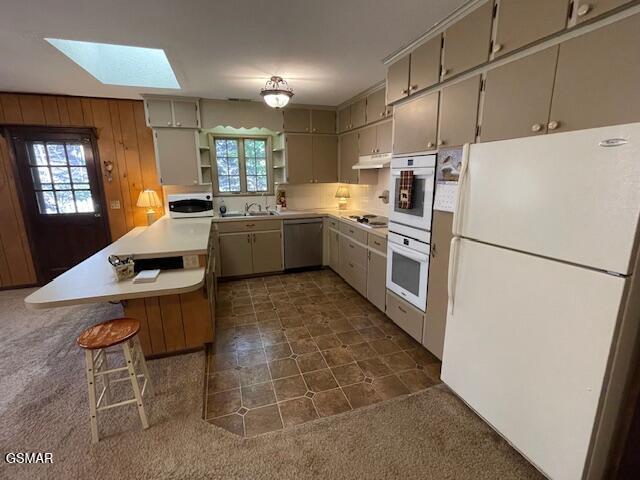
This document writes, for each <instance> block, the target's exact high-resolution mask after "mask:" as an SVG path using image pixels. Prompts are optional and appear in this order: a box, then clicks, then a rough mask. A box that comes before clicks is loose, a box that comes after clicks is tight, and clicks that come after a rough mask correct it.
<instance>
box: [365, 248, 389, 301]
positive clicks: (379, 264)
mask: <svg viewBox="0 0 640 480" xmlns="http://www.w3.org/2000/svg"><path fill="white" fill-rule="evenodd" d="M386 296H387V257H386V256H385V255H383V254H381V253H377V252H375V251H373V250H369V252H368V264H367V300H369V301H370V302H371V303H373V304H374V305H375V306H376V307H378V308H379V309H380V310H382V311H383V312H384V311H385V306H386Z"/></svg>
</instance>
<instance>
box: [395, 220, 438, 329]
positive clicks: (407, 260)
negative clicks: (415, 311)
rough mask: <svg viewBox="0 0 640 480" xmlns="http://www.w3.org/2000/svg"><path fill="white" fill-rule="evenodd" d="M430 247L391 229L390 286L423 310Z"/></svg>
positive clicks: (425, 298) (425, 299) (425, 303)
mask: <svg viewBox="0 0 640 480" xmlns="http://www.w3.org/2000/svg"><path fill="white" fill-rule="evenodd" d="M389 228H390V229H391V228H393V227H392V225H390V226H389ZM424 233H426V234H427V235H430V234H429V232H424ZM429 248H430V247H429V244H428V243H426V242H421V241H420V240H416V239H414V238H411V237H407V236H404V235H400V234H398V233H395V232H393V231H391V230H389V236H388V241H387V288H388V289H389V290H391V291H392V292H393V293H395V294H397V295H399V296H400V297H402V298H404V299H405V300H406V301H407V302H409V303H411V304H412V305H414V306H416V307H417V308H419V309H420V310H422V311H424V310H425V309H426V308H427V280H428V274H429ZM417 340H418V341H421V340H422V338H419V339H417Z"/></svg>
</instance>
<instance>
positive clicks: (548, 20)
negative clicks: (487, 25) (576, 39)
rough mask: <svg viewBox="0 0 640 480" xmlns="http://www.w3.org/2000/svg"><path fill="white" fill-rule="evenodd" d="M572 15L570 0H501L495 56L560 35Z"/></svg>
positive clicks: (494, 48)
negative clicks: (554, 34)
mask: <svg viewBox="0 0 640 480" xmlns="http://www.w3.org/2000/svg"><path fill="white" fill-rule="evenodd" d="M568 16H569V1H568V0H524V1H523V0H500V3H499V6H498V19H497V22H498V25H497V33H496V41H495V44H494V46H493V52H494V56H495V57H496V58H497V57H500V56H502V55H504V54H505V53H509V52H512V51H513V50H516V49H518V48H520V47H524V46H525V45H528V44H530V43H532V42H535V41H536V40H540V39H541V38H544V37H547V36H549V35H551V34H553V33H556V32H559V31H560V30H562V29H563V28H565V27H566V25H567V18H568Z"/></svg>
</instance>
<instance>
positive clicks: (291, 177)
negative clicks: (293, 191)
mask: <svg viewBox="0 0 640 480" xmlns="http://www.w3.org/2000/svg"><path fill="white" fill-rule="evenodd" d="M285 142H286V145H287V147H286V158H287V182H288V183H313V163H312V157H313V138H312V135H302V134H287V136H286V138H285Z"/></svg>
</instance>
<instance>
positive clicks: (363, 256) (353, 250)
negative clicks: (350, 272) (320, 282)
mask: <svg viewBox="0 0 640 480" xmlns="http://www.w3.org/2000/svg"><path fill="white" fill-rule="evenodd" d="M340 258H344V259H345V260H348V261H349V262H352V263H354V264H356V265H359V266H361V267H366V265H367V248H366V247H364V246H362V245H359V244H357V243H356V242H354V241H353V240H352V239H351V238H349V237H346V236H344V235H341V236H340Z"/></svg>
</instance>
